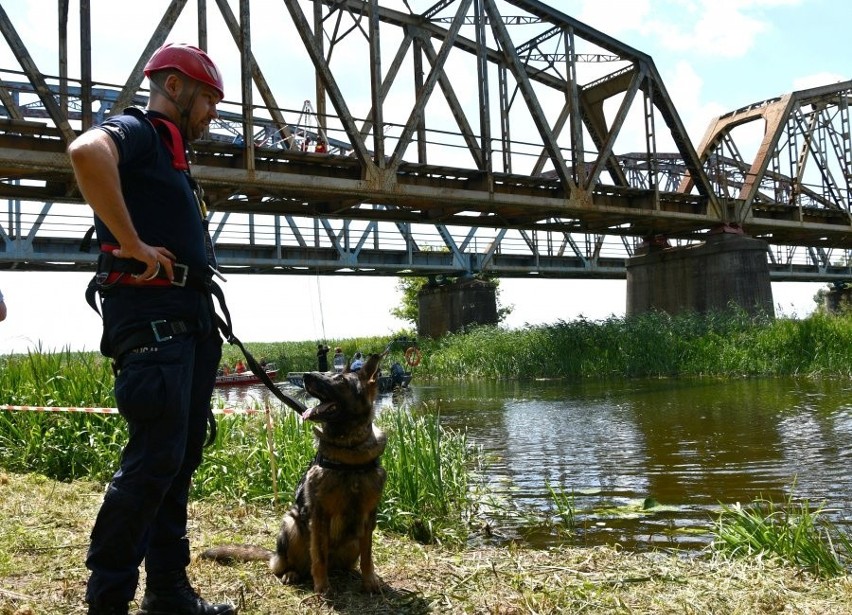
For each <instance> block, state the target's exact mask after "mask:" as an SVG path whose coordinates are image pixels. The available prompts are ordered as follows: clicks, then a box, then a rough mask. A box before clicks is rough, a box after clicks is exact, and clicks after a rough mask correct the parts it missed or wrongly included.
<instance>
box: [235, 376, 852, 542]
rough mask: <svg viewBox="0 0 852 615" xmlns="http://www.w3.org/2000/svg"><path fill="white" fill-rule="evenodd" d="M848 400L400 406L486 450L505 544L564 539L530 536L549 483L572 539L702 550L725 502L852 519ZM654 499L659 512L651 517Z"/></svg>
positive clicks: (648, 397)
mask: <svg viewBox="0 0 852 615" xmlns="http://www.w3.org/2000/svg"><path fill="white" fill-rule="evenodd" d="M258 393H259V395H260V397H261V398H262V397H263V393H262V392H258ZM849 393H850V387H849V383H848V382H836V381H811V380H794V379H772V380H736V381H727V380H689V381H679V380H654V381H626V382H618V383H612V382H609V383H565V382H554V381H551V382H531V383H443V384H439V385H432V386H416V385H412V390H411V392H410V394H409V398H408V399H407V400H406V403H409V404H411V406H412V407H420V403H419V402H421V401H428V402H429V404H428V406H427V407H428V408H434V409H435V411H439V412H440V413H441V421H442V424H444V425H445V426H446V427H450V428H453V429H461V430H464V431H466V432H467V434H468V438H469V440H470V441H471V442H473V443H475V444H477V445H479V446H480V447H481V448H482V450H483V451H484V452H485V453H486V454H487V456H488V458H489V466H488V471H487V474H488V476H487V480H488V482H489V486H490V488H491V489H492V490H493V491H494V492H495V493H496V494H498V495H499V496H501V497H502V498H505V501H506V502H507V503H510V504H511V506H510V507H507V508H504V509H501V510H500V511H495V512H494V513H493V514H494V519H493V523H494V524H495V525H496V526H497V527H498V528H499V529H500V530H501V531H502V532H504V534H505V535H506V536H507V537H508V538H515V537H518V536H521V537H523V538H525V539H527V540H530V541H532V542H535V543H547V542H548V541H554V540H557V539H561V538H558V537H557V536H556V535H555V534H554V532H552V531H550V530H545V529H543V528H540V527H539V528H531V527H529V519H530V517H531V516H537V517H538V518H544V517H546V516H547V515H548V514H552V512H553V511H552V509H553V504H552V502H551V498H550V496H549V492H548V485H550V486H551V487H553V488H555V489H557V490H562V491H564V492H565V493H567V494H573V497H574V503H575V506H576V509H577V512H578V516H577V528H576V530H575V531H573V532H571V533H570V538H571V540H573V541H580V542H582V543H584V544H601V543H609V544H612V543H616V542H618V543H621V544H624V545H626V546H630V547H633V548H642V547H644V546H648V545H655V544H656V545H660V544H668V543H676V544H678V545H679V546H681V547H691V548H698V547H701V546H704V545H706V543H707V541H708V540H709V535H708V530H709V528H710V527H711V526H712V523H713V521H714V519H715V518H716V515H717V512H718V510H719V505H720V504H734V503H736V502H742V503H748V502H751V501H752V500H754V499H755V498H758V497H765V498H771V499H773V500H775V501H776V502H781V501H782V500H784V499H786V498H787V497H788V495H789V494H790V493H791V489H792V492H793V494H794V495H795V496H796V498H797V499H808V500H809V501H810V503H811V504H812V506H815V505H819V504H822V503H823V502H825V503H826V504H827V506H828V507H829V508H831V509H832V512H831V518H832V519H833V520H834V521H839V522H852V516H850V510H852V507H850V500H852V477H850V475H849V473H848V468H849V466H850V462H851V461H852V448H850V446H849V442H850V438H852V405H850V402H849V399H850V397H849ZM244 394H249V392H246V393H244ZM229 399H230V398H229ZM381 403H383V404H387V403H391V402H390V401H389V400H388V399H385V400H383V401H382V402H381ZM794 485H795V486H794ZM646 498H653V499H654V500H655V502H656V503H659V504H660V506H658V507H655V508H651V509H650V510H649V511H645V512H643V511H642V510H641V504H642V502H643V501H645V500H646ZM507 510H509V511H524V512H526V513H532V515H530V514H522V515H520V516H518V515H517V514H515V515H509V514H506V511H507Z"/></svg>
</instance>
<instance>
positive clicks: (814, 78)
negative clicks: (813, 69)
mask: <svg viewBox="0 0 852 615" xmlns="http://www.w3.org/2000/svg"><path fill="white" fill-rule="evenodd" d="M847 80H848V77H845V76H843V75H840V74H838V73H825V72H823V73H813V74H811V75H805V76H803V77H798V78H796V79H794V80H793V90H794V91H796V90H807V89H809V88H816V87H820V86H823V85H828V84H831V83H838V82H840V81H847Z"/></svg>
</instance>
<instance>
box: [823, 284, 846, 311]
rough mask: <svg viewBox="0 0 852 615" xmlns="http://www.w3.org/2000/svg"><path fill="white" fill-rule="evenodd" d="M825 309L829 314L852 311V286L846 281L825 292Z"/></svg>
mask: <svg viewBox="0 0 852 615" xmlns="http://www.w3.org/2000/svg"><path fill="white" fill-rule="evenodd" d="M825 309H826V311H827V312H828V313H829V314H842V313H845V312H849V311H852V287H850V286H849V285H848V284H845V283H844V284H835V285H833V286H832V287H831V288H830V289H829V291H828V292H827V293H826V294H825Z"/></svg>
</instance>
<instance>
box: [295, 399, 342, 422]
mask: <svg viewBox="0 0 852 615" xmlns="http://www.w3.org/2000/svg"><path fill="white" fill-rule="evenodd" d="M334 410H335V404H334V402H333V401H325V402H322V403H320V404H317V405H316V406H313V407H311V408H308V409H307V410H306V411H305V413H304V414H303V415H302V418H303V419H304V420H306V421H325V420H327V419H328V418H329V417H330V416H332V415H333V413H334Z"/></svg>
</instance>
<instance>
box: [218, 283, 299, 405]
mask: <svg viewBox="0 0 852 615" xmlns="http://www.w3.org/2000/svg"><path fill="white" fill-rule="evenodd" d="M209 284H210V292H211V294H212V295H213V296H214V297H216V300H217V301H218V302H219V308H220V309H221V310H222V314H224V316H225V317H224V318H222V317H221V316H219V314H216V321H217V323H218V325H219V330H220V331H221V332H222V335H224V336H225V340H226V341H227V342H228V343H229V344H233V345H235V346H237V347H238V348H239V349H240V350H241V351H242V352H243V356H245V358H246V364H247V365H248V368H249V369H250V370H251V373H253V374H254V375H255V376H257V377H258V378H259V379H260V381H261V382H262V383H263V384H264V385H266V388H267V389H269V390H270V391H272V393H273V394H274V395H275V397H277V398H278V399H279V400H281V401H282V402H283V403H285V404H287V405H288V406H290V408H292V409H293V410H295V411H296V413H297V414H298V415H299V416H301V415H302V414H304V413H305V410H307V409H308V407H307V406H305V404H303V403H302V402H300V401H299V400H297V399H294V398H292V397H290V396H289V395H287V394H286V393H284V392H283V391H282V390H281V389H279V388H278V387H277V386H275V383H274V382H272V379H271V378H270V377H269V375H268V374H267V373H266V370H265V369H263V367H262V366H261V365H260V363H258V362H257V360H256V359H255V358H254V357H253V356H252V354H251V353H250V352H249V351H248V350H247V349H246V347H245V346H243V343H242V342H241V341H240V340H238V339H237V337H236V336H235V335H234V331H233V327H232V325H231V313H230V312H229V311H228V306H227V305H226V304H225V294H224V293H223V292H222V288H221V287H220V286H219V285H218V284H216V282H215V281H213V280H210V282H209Z"/></svg>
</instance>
